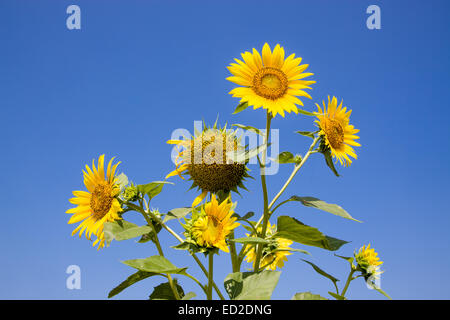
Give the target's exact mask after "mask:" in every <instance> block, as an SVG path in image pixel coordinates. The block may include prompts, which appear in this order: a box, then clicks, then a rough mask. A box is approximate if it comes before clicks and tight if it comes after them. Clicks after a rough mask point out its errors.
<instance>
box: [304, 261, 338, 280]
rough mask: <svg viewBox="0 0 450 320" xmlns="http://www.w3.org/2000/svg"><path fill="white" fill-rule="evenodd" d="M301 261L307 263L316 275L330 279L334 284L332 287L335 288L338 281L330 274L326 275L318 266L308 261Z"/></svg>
mask: <svg viewBox="0 0 450 320" xmlns="http://www.w3.org/2000/svg"><path fill="white" fill-rule="evenodd" d="M302 260H303V261H305V262H306V263H308V264H309V265H310V266H311V267H313V269H314V271H316V272H317V273H318V274H320V275H322V276H324V277H325V278H328V279H330V280H331V281H332V282H333V283H334V285H335V286H336V282H338V281H339V279H336V278H335V277H333V276H332V275H331V274H328V273H326V272H325V271H323V270H322V269H320V268H319V267H318V266H316V265H315V264H314V263H312V262H310V261H307V260H304V259H302Z"/></svg>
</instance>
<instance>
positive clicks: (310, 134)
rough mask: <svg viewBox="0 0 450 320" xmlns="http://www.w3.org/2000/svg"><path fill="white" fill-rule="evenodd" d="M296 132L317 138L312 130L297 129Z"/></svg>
mask: <svg viewBox="0 0 450 320" xmlns="http://www.w3.org/2000/svg"><path fill="white" fill-rule="evenodd" d="M295 132H296V133H298V134H301V135H302V136H305V137H310V138H311V139H314V138H315V136H314V132H311V131H295Z"/></svg>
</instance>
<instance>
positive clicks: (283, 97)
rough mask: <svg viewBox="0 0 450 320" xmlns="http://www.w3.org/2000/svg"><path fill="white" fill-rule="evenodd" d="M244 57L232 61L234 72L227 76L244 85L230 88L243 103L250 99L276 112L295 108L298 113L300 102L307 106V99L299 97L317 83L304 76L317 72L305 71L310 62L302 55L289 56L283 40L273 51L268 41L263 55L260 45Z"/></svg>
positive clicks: (294, 110)
mask: <svg viewBox="0 0 450 320" xmlns="http://www.w3.org/2000/svg"><path fill="white" fill-rule="evenodd" d="M242 59H243V60H244V61H241V60H239V59H234V60H235V61H236V62H237V63H231V65H230V66H229V67H228V70H229V71H230V72H231V73H232V74H233V76H232V77H228V78H227V80H229V81H231V82H233V83H236V84H238V85H240V86H241V87H238V88H235V89H233V90H231V91H230V94H232V95H233V97H238V98H241V101H240V102H241V103H243V102H247V103H248V105H249V106H253V108H254V109H257V108H260V107H263V108H264V109H267V110H268V111H269V112H270V113H272V116H273V117H275V116H276V115H277V114H280V115H281V116H282V117H284V113H285V112H288V113H290V112H291V111H293V112H295V113H298V108H297V106H296V105H300V106H303V102H302V101H301V100H300V99H299V98H297V97H307V98H309V99H311V96H310V95H309V94H308V93H307V92H306V91H305V89H311V87H309V85H311V84H313V83H315V81H312V80H304V78H307V77H309V76H312V75H313V73H305V72H304V71H305V70H306V69H307V68H308V66H309V65H308V64H302V65H301V64H300V63H301V61H302V58H300V57H298V58H295V54H291V55H290V56H289V57H287V58H286V59H285V52H284V48H283V47H280V45H279V44H277V45H276V46H275V48H274V49H273V52H272V51H271V49H270V47H269V45H268V44H267V43H266V44H264V46H263V49H262V55H260V54H259V52H258V51H257V50H256V49H253V53H250V52H248V51H246V52H244V53H242Z"/></svg>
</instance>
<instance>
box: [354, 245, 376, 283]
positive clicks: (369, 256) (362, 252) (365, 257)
mask: <svg viewBox="0 0 450 320" xmlns="http://www.w3.org/2000/svg"><path fill="white" fill-rule="evenodd" d="M355 260H356V263H357V267H359V268H360V269H361V271H362V272H363V274H365V275H369V276H375V277H377V276H378V275H379V274H381V273H382V272H381V271H379V267H380V266H381V265H382V264H383V261H380V258H379V257H378V253H376V252H375V249H373V248H370V243H369V245H368V246H367V247H366V246H363V247H362V248H360V249H359V251H358V252H357V253H355Z"/></svg>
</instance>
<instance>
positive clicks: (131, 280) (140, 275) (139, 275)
mask: <svg viewBox="0 0 450 320" xmlns="http://www.w3.org/2000/svg"><path fill="white" fill-rule="evenodd" d="M156 275H161V274H160V273H154V272H145V271H138V272H136V273H133V274H132V275H131V276H129V277H128V278H127V279H126V280H125V281H123V282H122V283H121V284H119V285H118V286H117V287H115V288H114V289H112V290H111V291H110V292H109V294H108V298H112V297H114V296H115V295H116V294H119V293H120V292H122V291H123V290H125V289H126V288H128V287H129V286H131V285H133V284H135V283H136V282H139V281H141V280H144V279H147V278H148V277H152V276H156Z"/></svg>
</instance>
